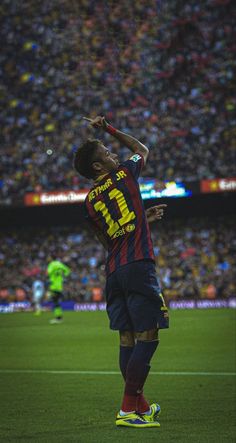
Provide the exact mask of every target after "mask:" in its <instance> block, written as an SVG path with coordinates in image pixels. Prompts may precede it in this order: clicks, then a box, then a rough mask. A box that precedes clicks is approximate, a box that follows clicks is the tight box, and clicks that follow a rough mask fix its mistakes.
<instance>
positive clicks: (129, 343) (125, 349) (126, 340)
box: [119, 331, 135, 381]
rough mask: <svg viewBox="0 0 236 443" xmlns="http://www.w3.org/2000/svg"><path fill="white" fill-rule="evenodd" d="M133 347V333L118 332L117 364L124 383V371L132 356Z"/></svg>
mask: <svg viewBox="0 0 236 443" xmlns="http://www.w3.org/2000/svg"><path fill="white" fill-rule="evenodd" d="M134 345H135V335H134V332H133V331H120V354H119V364H120V371H121V373H122V375H123V378H124V380H125V381H126V370H127V366H128V363H129V359H130V357H131V355H132V352H133V350H134Z"/></svg>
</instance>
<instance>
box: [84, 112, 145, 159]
mask: <svg viewBox="0 0 236 443" xmlns="http://www.w3.org/2000/svg"><path fill="white" fill-rule="evenodd" d="M84 119H85V120H87V121H88V122H89V124H90V125H91V126H93V127H94V128H101V129H103V130H104V131H106V132H108V133H109V134H111V135H112V136H113V137H115V138H116V139H117V140H119V142H121V143H122V144H123V145H125V146H126V147H127V148H129V149H130V150H131V151H132V152H133V153H134V154H140V155H142V157H143V159H144V164H145V163H146V161H147V158H148V154H149V149H148V148H147V146H145V145H144V144H143V143H141V142H140V141H139V140H137V139H136V138H135V137H132V136H131V135H128V134H125V133H124V132H121V131H119V130H118V129H116V128H113V126H111V125H110V124H109V123H107V121H106V120H105V117H101V116H98V117H96V118H94V119H91V118H87V117H84Z"/></svg>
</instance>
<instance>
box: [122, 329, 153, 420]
mask: <svg viewBox="0 0 236 443" xmlns="http://www.w3.org/2000/svg"><path fill="white" fill-rule="evenodd" d="M136 336H137V342H136V344H135V346H134V347H133V351H132V354H131V356H130V358H129V361H128V364H127V367H126V383H125V391H124V397H123V401H122V406H121V414H122V413H128V412H131V411H137V412H139V413H142V414H144V413H148V412H149V410H150V406H149V403H148V402H147V401H146V399H145V398H144V395H143V387H144V384H145V381H146V379H147V376H148V374H149V371H150V362H151V359H152V356H153V354H154V352H155V351H156V348H157V346H158V343H159V340H158V330H157V329H152V330H149V331H144V332H138V333H137V334H136Z"/></svg>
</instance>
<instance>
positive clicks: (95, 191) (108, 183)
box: [88, 170, 127, 202]
mask: <svg viewBox="0 0 236 443" xmlns="http://www.w3.org/2000/svg"><path fill="white" fill-rule="evenodd" d="M125 177H127V174H126V172H125V171H123V170H121V171H119V172H117V173H116V179H117V181H119V180H121V179H122V178H125ZM112 185H113V181H112V179H111V178H108V179H107V180H106V181H105V183H104V184H103V185H100V186H96V188H94V189H93V190H92V191H90V192H89V195H88V198H89V201H90V202H91V201H92V200H93V199H94V198H96V197H97V196H98V195H99V194H101V193H102V192H104V191H106V190H107V189H108V188H110V186H112Z"/></svg>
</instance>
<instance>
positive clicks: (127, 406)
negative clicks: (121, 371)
mask: <svg viewBox="0 0 236 443" xmlns="http://www.w3.org/2000/svg"><path fill="white" fill-rule="evenodd" d="M137 400H138V396H137V395H129V394H126V393H125V394H124V397H123V401H122V405H121V410H122V411H124V412H131V411H136V410H137Z"/></svg>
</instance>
